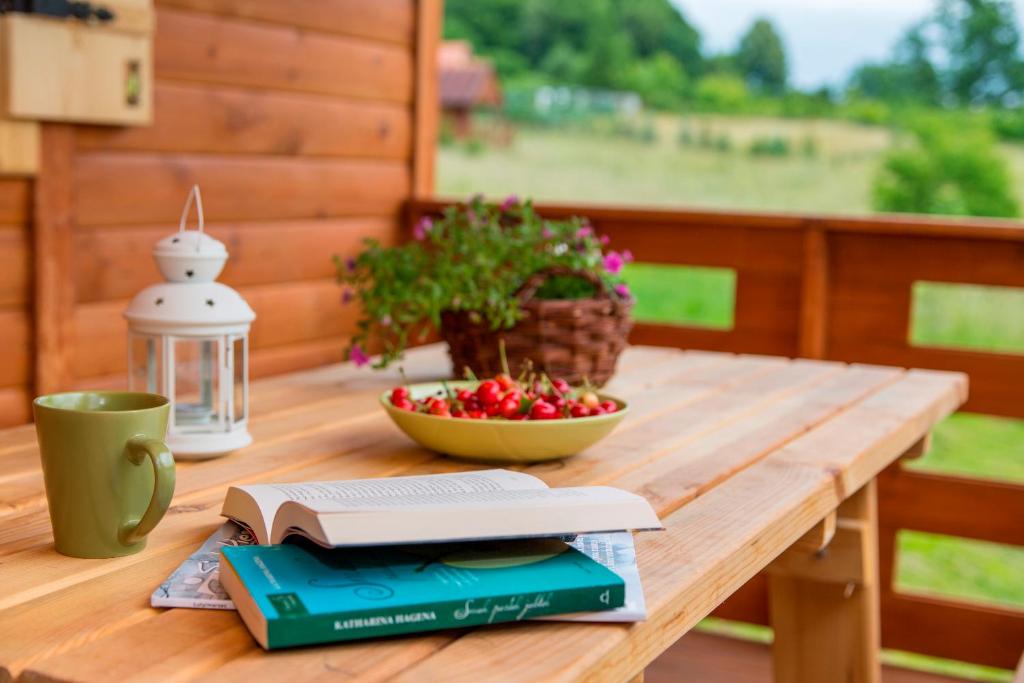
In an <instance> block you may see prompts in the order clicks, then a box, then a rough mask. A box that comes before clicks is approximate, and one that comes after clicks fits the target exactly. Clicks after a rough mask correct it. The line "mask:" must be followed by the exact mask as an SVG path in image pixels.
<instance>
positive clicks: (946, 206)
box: [873, 116, 1019, 217]
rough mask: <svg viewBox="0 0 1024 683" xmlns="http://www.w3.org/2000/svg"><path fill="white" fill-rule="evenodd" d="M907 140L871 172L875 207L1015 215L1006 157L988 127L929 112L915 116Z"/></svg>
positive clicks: (1016, 209) (922, 211) (902, 211)
mask: <svg viewBox="0 0 1024 683" xmlns="http://www.w3.org/2000/svg"><path fill="white" fill-rule="evenodd" d="M912 136H913V142H912V144H910V145H908V146H905V147H901V148H897V149H895V150H893V151H891V152H890V153H889V154H888V156H887V157H886V159H885V161H884V162H883V164H882V167H881V169H880V170H879V172H878V174H877V175H876V177H875V181H874V187H873V193H874V198H873V199H874V208H875V210H877V211H895V212H901V213H932V214H947V215H965V216H997V217H1014V216H1017V215H1018V211H1019V209H1018V204H1017V200H1016V198H1015V197H1014V196H1013V191H1012V182H1011V178H1010V173H1009V169H1008V167H1007V163H1006V159H1005V158H1004V157H1003V156H1001V155H1000V154H999V152H998V151H997V150H996V148H995V146H994V144H993V141H992V137H991V135H990V133H989V132H988V130H987V129H984V128H979V127H971V126H970V125H966V124H958V123H957V122H953V121H951V120H950V119H949V118H939V117H936V116H930V117H927V118H922V119H919V120H917V121H915V122H914V124H913V126H912Z"/></svg>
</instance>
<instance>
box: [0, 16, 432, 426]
mask: <svg viewBox="0 0 1024 683" xmlns="http://www.w3.org/2000/svg"><path fill="white" fill-rule="evenodd" d="M440 15H441V6H440V2H438V1H437V0H420V1H419V2H416V0H374V1H373V2H366V1H365V0H291V1H290V2H279V1H278V0H246V1H244V2H238V1H237V0H157V31H156V36H155V44H154V61H155V80H156V83H155V91H154V109H155V116H154V122H153V125H152V126H148V127H139V128H120V127H109V126H103V127H101V126H73V125H65V124H45V125H44V127H43V133H42V138H43V139H42V150H41V158H42V163H41V169H40V173H39V175H38V177H37V179H36V180H35V181H28V180H20V179H0V348H2V349H3V354H2V356H0V425H8V424H15V423H20V422H24V421H26V420H27V419H28V418H29V401H30V398H31V396H33V395H34V394H38V393H44V392H49V391H56V390H61V389H68V388H73V387H109V386H123V385H124V373H125V368H126V326H125V323H124V321H123V319H122V316H121V312H122V311H123V309H124V307H125V305H126V304H127V303H128V301H129V299H130V298H131V297H132V296H133V295H134V294H135V293H136V292H138V291H139V290H140V289H142V288H143V287H145V286H146V285H148V284H151V283H154V282H157V281H159V280H160V276H159V274H158V272H157V270H156V267H155V264H154V262H153V259H152V258H151V256H150V251H151V249H152V246H153V244H154V242H155V241H156V240H158V239H159V238H161V237H162V236H165V235H167V234H169V233H170V232H173V231H174V230H176V229H177V217H178V215H179V213H180V211H181V207H182V205H183V202H184V200H185V197H186V194H187V192H188V189H189V187H190V186H191V185H192V184H193V183H199V185H200V186H201V188H202V191H203V200H204V201H203V203H204V206H205V209H206V219H207V230H208V232H209V233H210V234H211V235H213V236H214V237H216V238H218V239H220V240H222V241H224V242H225V243H226V244H227V246H228V249H229V251H230V259H229V261H228V265H227V268H226V270H225V272H224V274H223V276H222V278H221V280H222V281H223V282H225V283H227V284H229V285H231V286H233V287H236V288H237V289H239V291H240V292H241V293H242V295H243V296H244V297H245V298H246V299H247V300H248V301H249V303H250V304H251V305H252V307H253V308H254V309H255V310H256V314H257V319H256V322H255V324H254V326H253V330H252V349H253V358H252V368H253V372H254V374H256V375H264V374H270V373H276V372H283V371H288V370H294V369H297V368H302V367H308V366H314V365H319V364H323V363H326V362H329V361H335V360H339V359H340V358H341V353H342V349H343V347H344V336H345V334H346V333H347V332H349V331H350V329H351V325H352V316H353V312H352V311H346V310H345V309H344V308H343V307H342V306H341V303H340V290H339V288H338V286H337V285H336V284H335V283H334V281H333V268H332V263H331V255H332V254H340V255H342V256H346V255H350V254H353V253H355V252H356V250H357V249H358V248H359V247H360V244H361V242H362V240H363V239H365V238H368V237H372V238H376V239H378V240H381V241H382V242H385V243H387V242H393V241H394V240H395V239H397V237H398V235H399V221H400V217H401V209H402V206H403V204H404V202H405V201H406V200H407V199H409V198H410V197H411V196H412V195H413V193H414V190H415V191H416V192H418V193H419V194H429V193H430V192H431V191H432V184H431V183H432V171H433V147H434V139H435V134H436V113H435V112H436V99H437V91H436V84H435V83H434V73H435V69H434V68H433V67H434V64H435V63H436V61H435V60H436V58H435V51H436V43H437V40H438V39H439V34H440V32H439V28H438V27H439V24H440ZM428 67H429V68H428ZM33 245H34V247H35V248H33ZM33 302H34V303H33Z"/></svg>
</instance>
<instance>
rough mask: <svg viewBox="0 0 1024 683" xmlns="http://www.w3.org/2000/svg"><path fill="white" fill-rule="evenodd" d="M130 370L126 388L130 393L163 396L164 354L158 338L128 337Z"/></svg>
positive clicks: (146, 336) (136, 335)
mask: <svg viewBox="0 0 1024 683" xmlns="http://www.w3.org/2000/svg"><path fill="white" fill-rule="evenodd" d="M130 343H131V347H130V355H131V368H130V369H129V374H128V388H129V389H130V390H132V391H148V392H149V393H151V394H164V393H166V391H165V388H164V354H163V340H162V339H161V338H160V337H151V336H148V335H140V334H132V335H131V336H130Z"/></svg>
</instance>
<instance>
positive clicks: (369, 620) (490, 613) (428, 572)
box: [220, 539, 625, 649]
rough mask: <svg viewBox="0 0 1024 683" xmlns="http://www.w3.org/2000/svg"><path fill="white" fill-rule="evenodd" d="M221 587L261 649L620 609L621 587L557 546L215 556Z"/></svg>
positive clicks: (245, 549)
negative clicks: (229, 597) (219, 560)
mask: <svg viewBox="0 0 1024 683" xmlns="http://www.w3.org/2000/svg"><path fill="white" fill-rule="evenodd" d="M221 555H222V558H223V561H222V562H221V572H220V575H221V582H222V583H223V585H224V587H225V588H226V589H227V592H228V593H229V594H230V595H231V599H232V600H233V601H234V603H235V605H236V606H237V607H238V611H239V613H240V614H241V616H242V619H243V621H245V624H246V626H248V627H249V630H250V631H251V632H252V634H253V636H254V637H255V638H256V640H257V641H258V642H259V644H260V645H262V646H263V647H264V648H266V649H276V648H281V647H291V646H295V645H311V644H314V643H331V642H337V641H344V640H356V639H361V638H373V637H377V636H390V635H397V634H401V633H413V632H418V631H434V630H437V629H445V628H456V627H465V626H479V625H482V624H497V623H501V622H507V621H521V620H523V619H532V618H533V617H539V616H544V615H551V614H565V613H568V612H595V611H600V610H607V609H614V608H616V607H621V606H622V604H623V602H624V599H625V585H624V582H623V580H622V579H621V578H620V577H619V576H618V575H617V574H615V573H614V572H612V571H611V570H609V569H607V568H606V567H604V566H603V565H601V564H600V563H598V562H595V561H594V560H592V559H590V558H589V557H587V556H586V555H584V554H583V553H581V552H579V551H578V550H576V549H575V548H572V547H571V546H569V545H567V544H565V543H563V542H561V541H557V540H554V539H535V540H518V541H486V542H478V543H468V544H467V543H461V544H429V545H417V546H386V547H372V548H355V549H326V548H321V547H320V546H317V545H314V544H312V543H310V542H308V541H304V540H303V541H297V542H295V543H288V544H284V545H269V546H260V545H254V546H237V547H225V548H222V549H221Z"/></svg>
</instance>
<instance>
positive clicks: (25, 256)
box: [0, 225, 32, 308]
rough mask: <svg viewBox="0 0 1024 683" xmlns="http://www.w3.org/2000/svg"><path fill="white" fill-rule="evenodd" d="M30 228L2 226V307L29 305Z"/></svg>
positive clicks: (0, 258) (0, 273)
mask: <svg viewBox="0 0 1024 683" xmlns="http://www.w3.org/2000/svg"><path fill="white" fill-rule="evenodd" d="M29 239H30V238H29V231H28V228H27V227H25V226H22V225H17V226H0V308H9V307H14V308H24V307H25V306H27V305H28V301H29V291H30V289H31V283H30V278H31V276H32V274H31V271H32V268H31V259H32V246H31V244H30V243H29Z"/></svg>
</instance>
